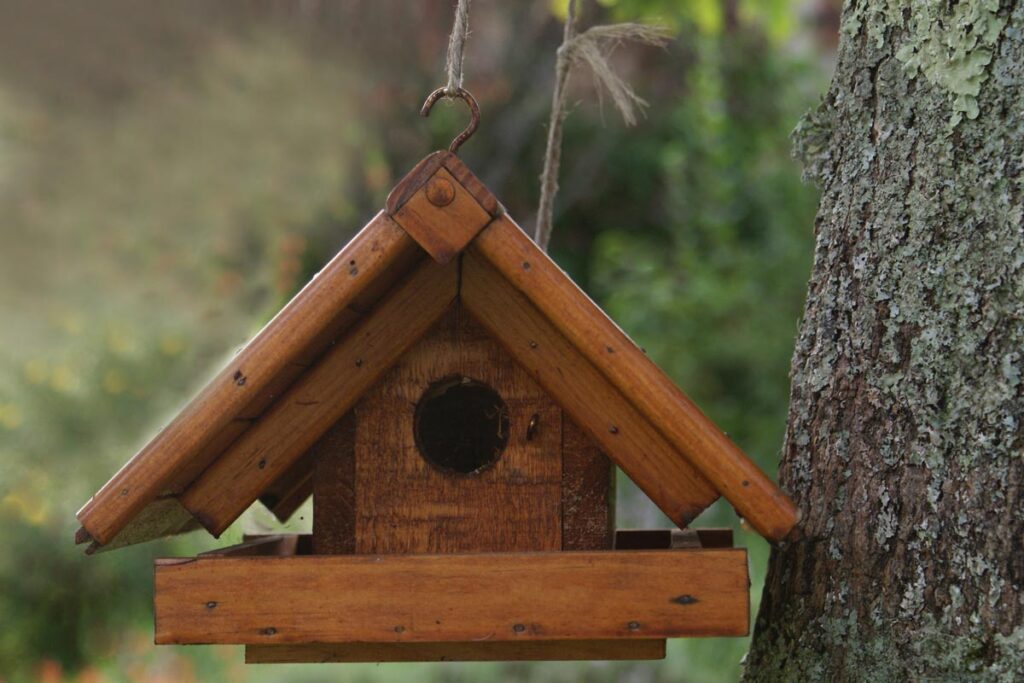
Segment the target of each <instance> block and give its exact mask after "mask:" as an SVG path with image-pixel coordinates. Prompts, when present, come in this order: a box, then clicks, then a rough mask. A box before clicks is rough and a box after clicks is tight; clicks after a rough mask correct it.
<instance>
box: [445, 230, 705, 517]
mask: <svg viewBox="0 0 1024 683" xmlns="http://www.w3.org/2000/svg"><path fill="white" fill-rule="evenodd" d="M461 300H462V303H463V304H464V305H465V306H466V308H468V309H469V311H470V312H471V313H473V315H474V316H475V317H476V318H477V319H478V320H479V321H480V322H481V323H482V324H483V326H484V327H485V328H486V329H488V330H489V331H490V332H491V333H492V334H493V335H494V336H495V338H497V339H499V340H500V341H501V343H502V345H503V346H504V347H505V349H506V350H507V351H508V352H509V354H510V355H511V356H512V357H513V358H515V359H516V360H517V361H518V362H519V364H520V365H521V366H522V367H524V368H526V370H527V371H528V372H530V373H531V374H532V375H533V376H534V377H535V378H536V379H537V381H538V382H539V383H540V385H541V386H542V387H544V388H545V389H546V390H547V391H548V393H550V394H551V395H552V396H553V397H554V398H555V400H557V401H558V402H559V404H561V406H562V408H563V409H564V410H565V411H566V412H567V413H569V415H570V416H572V418H573V420H574V421H575V422H576V424H578V425H579V426H580V428H582V429H583V430H584V431H585V432H586V433H587V435H588V436H589V437H590V438H591V439H593V440H594V442H595V443H597V444H599V445H600V447H601V449H602V450H603V451H604V452H605V453H607V454H608V456H609V457H610V458H612V459H613V460H614V461H615V463H616V464H617V465H618V466H619V467H621V468H622V470H623V471H624V472H625V473H626V474H627V475H628V476H629V477H630V478H631V479H632V480H633V481H634V482H636V484H637V486H639V487H640V488H641V489H642V490H643V491H644V493H646V494H647V496H648V497H649V498H650V499H651V500H652V501H654V503H655V504H656V505H657V506H658V507H659V508H661V510H662V511H663V512H664V513H665V514H666V515H667V516H668V517H669V519H671V520H672V521H673V522H675V523H676V524H678V525H679V526H680V527H684V526H686V525H687V524H689V523H690V521H691V520H693V519H694V518H695V517H696V516H697V515H698V514H700V513H701V511H703V510H704V509H705V508H706V507H707V506H709V505H710V504H711V503H713V502H714V501H715V500H716V499H717V498H718V492H717V491H716V490H715V489H714V488H713V487H712V486H711V485H710V484H709V483H708V481H707V480H706V479H705V478H704V477H703V476H701V474H700V473H698V472H697V471H696V470H695V469H694V468H693V466H692V465H690V463H689V462H687V461H686V459H685V458H683V457H681V456H680V455H679V454H678V453H677V452H676V450H675V449H674V448H672V446H671V445H670V444H669V443H668V442H667V441H666V440H665V438H664V437H663V436H662V435H661V434H660V433H659V432H658V430H656V429H655V428H654V427H653V426H651V424H650V423H649V422H648V421H647V420H646V419H645V418H644V417H643V415H641V414H640V413H639V411H637V409H636V408H635V407H634V406H633V405H632V404H631V403H630V402H629V401H628V400H627V399H626V398H625V396H623V394H622V393H621V392H620V391H619V390H617V389H616V388H615V387H614V386H612V385H611V384H610V383H609V382H608V380H607V379H606V378H605V376H604V375H603V374H601V373H600V372H599V371H598V370H597V369H596V368H595V367H594V366H593V365H592V364H591V363H590V361H588V360H587V359H586V358H584V357H583V356H582V355H581V354H580V353H579V351H578V350H577V349H576V348H575V347H574V346H573V345H572V344H571V343H570V342H569V341H568V340H567V339H566V338H565V337H563V336H562V335H561V334H560V333H559V332H558V330H556V329H555V327H554V326H553V325H552V324H551V323H550V322H549V321H548V319H547V318H545V317H544V316H543V315H541V313H540V312H539V311H538V310H537V309H536V307H534V306H533V304H531V303H530V302H529V301H528V300H527V299H526V297H525V296H524V295H523V294H522V293H521V292H519V291H518V290H516V288H515V287H513V286H512V285H511V283H509V281H508V280H506V279H505V278H504V277H503V276H502V275H501V274H500V273H498V272H497V271H496V270H495V269H493V268H491V267H490V266H489V265H488V264H487V262H486V261H484V260H483V259H482V258H481V257H480V256H478V255H477V254H476V253H475V252H474V251H472V250H471V251H470V253H467V254H465V255H463V258H462V287H461Z"/></svg>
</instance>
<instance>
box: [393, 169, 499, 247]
mask: <svg viewBox="0 0 1024 683" xmlns="http://www.w3.org/2000/svg"><path fill="white" fill-rule="evenodd" d="M438 199H442V200H443V201H445V202H447V203H444V204H442V205H438V203H436V202H437V200H438ZM392 218H394V219H395V222H396V223H398V225H400V226H402V228H403V229H404V230H405V231H406V232H408V233H409V235H410V236H412V238H413V239H414V240H416V241H417V242H418V243H419V245H420V246H421V247H423V250H424V251H426V252H427V253H428V254H430V255H431V256H432V257H433V258H434V260H435V261H437V262H438V263H448V262H449V261H450V260H452V258H454V257H455V256H456V255H457V254H458V253H459V252H461V251H462V250H463V248H465V246H466V245H467V244H469V242H470V240H472V239H473V238H474V237H476V235H477V233H478V232H480V230H482V229H483V227H484V226H485V225H487V224H488V223H490V222H491V216H490V214H488V213H487V211H485V210H484V208H483V207H482V206H480V204H479V203H478V202H477V201H476V200H475V199H474V198H473V197H472V196H471V195H470V194H469V192H467V191H466V188H464V187H463V186H462V184H461V183H460V182H459V181H458V180H456V179H455V176H453V175H452V174H451V173H450V172H449V171H448V170H447V169H446V168H439V169H437V170H436V171H435V172H434V174H433V175H432V176H431V177H430V178H429V179H428V180H427V181H426V183H424V185H423V186H422V187H421V188H420V189H419V190H417V191H416V192H415V193H413V195H412V196H411V197H409V199H408V201H406V202H405V204H403V205H402V207H401V208H400V209H398V210H397V211H396V212H394V213H393V214H392Z"/></svg>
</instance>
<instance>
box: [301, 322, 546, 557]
mask: <svg viewBox="0 0 1024 683" xmlns="http://www.w3.org/2000/svg"><path fill="white" fill-rule="evenodd" d="M456 375H457V376H459V377H467V378H470V379H472V380H476V381H478V382H482V383H484V384H487V385H489V386H490V387H491V388H493V389H494V390H496V391H497V393H498V394H499V395H500V396H501V398H502V399H503V400H504V402H505V405H506V406H507V408H508V414H509V434H508V443H507V445H506V447H505V449H504V451H503V452H502V454H501V456H500V458H499V459H498V460H497V462H495V463H494V464H493V465H492V466H490V467H488V468H486V469H484V470H483V471H480V472H477V473H474V474H468V475H464V474H456V473H451V472H444V471H442V470H440V469H438V468H436V467H434V466H433V465H431V464H430V463H428V462H427V461H426V460H425V459H424V458H423V456H422V455H421V454H420V452H419V449H418V448H417V445H416V442H415V439H414V435H413V420H414V413H415V408H416V404H417V402H418V401H419V400H420V397H421V396H422V395H423V393H424V392H425V391H426V390H427V388H428V387H429V386H430V385H431V384H432V383H434V382H436V381H438V380H442V379H445V378H450V377H453V376H456ZM533 415H539V416H540V421H541V423H542V424H544V425H546V428H545V429H543V430H541V431H539V432H538V433H537V434H536V436H535V438H534V439H533V440H528V439H527V434H526V432H527V425H528V423H529V420H530V418H531V417H532V416H533ZM356 417H357V419H356V424H357V426H356V486H355V488H356V544H355V552H357V553H381V554H383V553H388V554H390V553H453V552H462V551H516V550H520V551H522V550H560V549H561V547H562V545H561V506H560V498H561V477H562V459H561V453H560V447H561V438H562V431H561V410H560V409H559V408H558V406H557V405H555V403H554V402H553V401H552V400H551V399H550V398H549V397H548V396H547V395H546V394H545V393H544V391H543V390H542V389H541V388H540V387H539V386H538V385H537V383H536V382H534V381H533V379H531V378H530V376H529V375H528V374H527V373H526V372H524V371H523V370H522V369H521V368H519V367H518V366H517V365H516V364H515V362H514V361H513V360H512V359H511V358H510V357H509V356H508V354H507V353H505V351H504V350H503V349H502V348H501V347H500V346H499V345H498V344H497V343H496V342H495V341H494V340H493V339H491V337H490V336H489V335H488V334H487V333H486V332H485V331H484V330H483V329H482V328H481V327H480V325H479V324H478V323H477V322H476V321H474V320H473V319H472V318H471V317H470V316H469V315H468V314H467V313H466V312H465V311H464V310H463V309H462V308H461V307H460V306H455V307H453V308H452V310H451V311H449V312H448V313H447V314H446V315H445V316H444V317H443V318H442V319H441V320H440V321H439V322H438V323H437V325H436V326H435V327H434V329H433V330H431V332H430V333H429V334H427V335H426V336H425V337H424V338H423V339H422V340H421V341H420V342H419V343H418V344H417V345H416V346H415V347H414V348H412V349H411V350H410V351H409V352H408V353H407V354H406V355H405V356H403V357H402V358H401V360H399V362H398V363H396V365H395V367H394V368H392V369H391V370H390V371H389V372H388V374H387V376H386V377H385V378H384V379H383V380H382V381H381V382H380V383H379V384H378V385H377V386H376V387H374V389H373V390H372V391H370V392H369V393H368V394H367V395H366V396H365V397H364V398H363V399H362V400H361V401H360V402H359V404H358V405H357V407H356ZM318 500H319V499H318Z"/></svg>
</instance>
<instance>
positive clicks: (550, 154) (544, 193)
mask: <svg viewBox="0 0 1024 683" xmlns="http://www.w3.org/2000/svg"><path fill="white" fill-rule="evenodd" d="M575 37H576V0H569V11H568V13H567V14H566V15H565V30H564V31H563V33H562V44H561V46H560V47H559V48H558V53H557V55H556V58H555V89H554V91H553V92H552V94H551V118H550V119H549V120H548V145H547V149H546V150H545V152H544V170H542V171H541V174H540V201H539V202H538V204H537V226H536V228H535V229H534V234H533V240H534V242H536V243H537V246H539V247H540V248H541V250H542V251H547V250H548V242H550V241H551V230H552V229H553V227H554V226H553V222H554V219H555V195H556V194H558V168H559V166H560V165H561V163H562V123H563V122H564V121H565V117H566V111H565V104H566V100H567V97H568V95H567V93H566V89H565V85H566V83H567V82H568V80H569V71H570V68H569V67H570V66H571V65H572V60H570V59H569V58H568V56H567V53H568V51H569V46H570V45H571V44H572V41H573V38H575Z"/></svg>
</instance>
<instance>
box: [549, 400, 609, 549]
mask: <svg viewBox="0 0 1024 683" xmlns="http://www.w3.org/2000/svg"><path fill="white" fill-rule="evenodd" d="M539 428H540V429H543V428H544V425H540V427H539ZM614 532H615V466H614V465H612V463H611V461H610V460H609V459H608V456H606V455H605V454H604V453H602V452H601V449H600V448H598V447H597V446H596V445H595V444H594V442H593V441H591V440H590V439H589V438H588V437H587V434H586V432H584V431H583V430H582V429H580V428H579V426H578V425H577V424H576V423H575V422H573V420H572V418H571V417H569V416H568V415H566V414H565V413H564V412H563V413H562V550H609V549H611V547H612V540H613V539H612V537H613V534H614Z"/></svg>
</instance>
